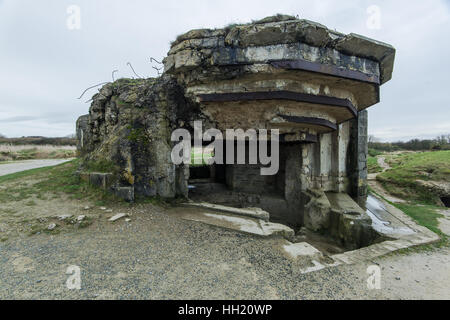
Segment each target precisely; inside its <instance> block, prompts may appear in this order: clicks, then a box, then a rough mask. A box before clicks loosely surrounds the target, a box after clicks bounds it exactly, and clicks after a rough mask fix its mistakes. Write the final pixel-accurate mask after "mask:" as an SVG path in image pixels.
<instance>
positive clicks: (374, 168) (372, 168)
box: [367, 157, 383, 173]
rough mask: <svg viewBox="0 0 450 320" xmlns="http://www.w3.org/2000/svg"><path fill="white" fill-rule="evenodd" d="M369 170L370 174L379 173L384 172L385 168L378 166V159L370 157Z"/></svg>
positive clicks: (368, 161) (368, 160)
mask: <svg viewBox="0 0 450 320" xmlns="http://www.w3.org/2000/svg"><path fill="white" fill-rule="evenodd" d="M367 169H368V170H369V173H378V172H382V171H383V168H381V167H380V166H379V165H378V159H377V158H376V157H369V158H368V159H367Z"/></svg>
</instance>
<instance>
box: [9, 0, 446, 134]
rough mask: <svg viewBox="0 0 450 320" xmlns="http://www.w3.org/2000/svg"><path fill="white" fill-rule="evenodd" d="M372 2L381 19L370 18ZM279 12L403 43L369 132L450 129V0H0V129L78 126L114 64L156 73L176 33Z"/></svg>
mask: <svg viewBox="0 0 450 320" xmlns="http://www.w3.org/2000/svg"><path fill="white" fill-rule="evenodd" d="M70 5H77V6H78V7H79V8H80V10H81V14H80V17H81V24H80V27H81V28H80V29H75V30H70V29H69V28H68V27H67V19H68V17H69V14H68V13H67V9H68V7H69V6H70ZM372 5H376V6H378V8H379V9H380V12H381V15H380V25H379V26H380V29H376V28H373V26H376V24H375V25H374V24H370V23H369V25H368V23H367V21H368V19H369V18H370V16H371V15H370V14H369V13H368V8H369V7H371V6H372ZM276 13H284V14H291V15H298V16H299V17H300V18H304V19H309V20H313V21H317V22H319V23H322V24H324V25H326V26H327V27H328V28H330V29H336V30H338V31H340V32H344V33H350V32H354V33H359V34H362V35H365V36H368V37H371V38H374V39H377V40H381V41H384V42H387V43H389V44H392V45H393V46H394V47H395V48H396V49H397V56H396V61H395V67H394V74H393V78H392V80H391V81H390V82H388V83H386V84H385V85H383V86H382V88H381V103H379V104H377V105H375V106H373V107H371V108H370V109H369V110H370V111H369V117H370V120H369V121H370V129H369V131H370V134H373V135H375V136H376V137H378V138H381V139H383V140H385V141H389V140H390V141H392V140H399V139H401V140H405V139H409V138H415V137H420V138H427V137H432V138H433V137H435V136H437V135H439V134H446V133H450V105H449V96H450V87H449V84H450V81H449V71H450V58H449V55H450V40H449V39H450V36H449V33H450V19H449V18H450V1H448V0H427V1H424V0H416V1H399V0H395V1H394V0H388V1H376V0H373V1H364V0H361V1H358V0H348V1H345V0H316V1H311V0H306V1H301V0H277V1H273V0H255V1H249V0H225V1H222V0H189V1H182V0H163V1H161V0H160V1H151V0H147V1H144V0H142V1H140V0H85V1H77V0H70V1H66V0H58V1H54V0H29V1H25V0H0V133H2V134H4V135H6V136H8V137H17V136H29V135H39V136H66V135H69V134H72V133H74V132H75V121H76V119H77V118H78V116H80V115H82V114H86V113H88V109H89V104H88V103H85V102H86V101H87V100H89V99H90V97H91V96H92V95H93V94H94V93H96V91H97V89H93V90H91V91H89V92H88V94H86V96H85V97H84V98H83V100H77V97H79V96H80V94H81V93H82V92H83V91H84V89H86V88H87V87H89V86H91V85H95V84H97V83H100V82H105V81H110V80H111V72H112V71H113V70H116V69H117V70H119V72H118V73H117V74H116V78H118V77H131V76H133V74H132V72H131V69H130V68H129V67H127V62H131V63H132V65H133V67H134V69H135V70H136V72H137V73H138V74H139V75H142V76H146V77H150V76H155V75H156V73H155V71H154V70H153V69H152V68H151V66H152V65H151V64H150V63H149V58H150V57H154V58H156V59H159V60H161V59H162V58H163V57H164V56H165V55H166V53H167V51H168V50H169V45H170V41H172V40H174V39H175V37H176V36H177V35H178V34H181V33H184V32H186V31H188V30H190V29H196V28H214V27H223V26H224V25H226V24H229V23H239V22H249V21H250V20H252V19H260V18H263V17H265V16H269V15H273V14H276ZM71 21H72V20H71ZM370 21H372V20H370ZM371 26H372V27H371Z"/></svg>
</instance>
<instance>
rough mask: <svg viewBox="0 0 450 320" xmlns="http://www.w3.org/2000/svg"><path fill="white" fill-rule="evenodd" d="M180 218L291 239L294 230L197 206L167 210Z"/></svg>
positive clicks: (261, 235) (262, 235)
mask: <svg viewBox="0 0 450 320" xmlns="http://www.w3.org/2000/svg"><path fill="white" fill-rule="evenodd" d="M168 213H169V214H173V215H177V216H178V217H180V218H181V219H184V220H190V221H197V222H202V223H205V224H208V225H212V226H216V227H220V228H224V229H228V230H233V231H237V232H241V233H246V234H251V235H256V236H260V237H271V236H281V237H283V238H285V239H287V240H289V241H293V239H294V237H295V232H294V230H292V229H291V228H289V227H288V226H285V225H283V224H278V223H272V222H268V221H264V220H261V219H257V218H252V217H244V216H237V215H234V214H231V213H219V212H218V211H213V210H208V209H204V208H202V207H199V206H189V207H177V208H173V209H171V210H169V211H168Z"/></svg>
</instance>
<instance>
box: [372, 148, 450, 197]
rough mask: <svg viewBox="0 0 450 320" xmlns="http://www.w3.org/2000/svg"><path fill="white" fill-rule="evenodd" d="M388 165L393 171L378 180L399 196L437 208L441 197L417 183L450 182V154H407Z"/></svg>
mask: <svg viewBox="0 0 450 320" xmlns="http://www.w3.org/2000/svg"><path fill="white" fill-rule="evenodd" d="M387 161H388V163H389V164H390V165H391V166H392V169H391V170H387V171H386V172H384V173H381V174H379V175H378V177H377V180H379V181H380V182H381V184H382V185H383V187H385V189H386V190H387V191H388V192H389V193H391V194H393V195H395V196H399V197H403V198H406V199H409V200H413V201H419V202H421V203H424V204H434V203H436V201H437V200H438V199H437V196H436V195H435V194H433V193H431V192H430V191H429V190H428V189H426V188H424V187H422V186H420V185H419V184H418V183H417V182H416V180H425V181H430V180H432V181H450V151H437V152H421V153H406V154H401V155H398V156H393V157H389V158H387Z"/></svg>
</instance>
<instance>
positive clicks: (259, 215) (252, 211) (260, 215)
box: [183, 202, 270, 221]
mask: <svg viewBox="0 0 450 320" xmlns="http://www.w3.org/2000/svg"><path fill="white" fill-rule="evenodd" d="M183 206H186V207H195V208H202V209H208V210H213V211H218V212H225V213H231V214H234V215H238V216H244V217H250V218H256V219H261V220H263V221H269V219H270V215H269V213H268V212H267V211H264V210H262V209H260V208H234V207H227V206H222V205H218V204H212V203H207V202H187V203H183Z"/></svg>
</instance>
